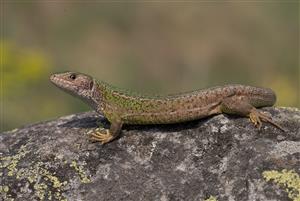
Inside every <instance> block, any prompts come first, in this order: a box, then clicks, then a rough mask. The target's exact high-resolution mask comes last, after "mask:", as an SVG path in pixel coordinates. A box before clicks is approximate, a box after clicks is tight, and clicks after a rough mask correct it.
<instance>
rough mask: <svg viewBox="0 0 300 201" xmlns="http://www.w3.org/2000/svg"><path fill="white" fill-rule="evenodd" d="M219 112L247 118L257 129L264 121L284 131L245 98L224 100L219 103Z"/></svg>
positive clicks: (233, 97) (238, 97) (234, 97)
mask: <svg viewBox="0 0 300 201" xmlns="http://www.w3.org/2000/svg"><path fill="white" fill-rule="evenodd" d="M221 111H222V112H223V113H225V114H236V115H240V116H247V117H249V119H250V121H251V122H252V123H253V124H254V125H255V126H256V127H258V128H259V129H260V128H261V125H262V121H264V122H269V123H271V124H273V125H274V126H276V127H277V128H279V129H280V130H282V131H285V129H284V128H282V127H281V126H280V125H279V124H277V123H276V122H274V121H273V120H272V118H271V117H270V116H269V115H266V114H265V113H263V112H262V111H259V110H258V109H256V108H255V107H254V106H252V105H251V104H250V101H249V100H248V98H247V97H246V96H232V97H227V98H225V99H224V100H223V101H222V103H221Z"/></svg>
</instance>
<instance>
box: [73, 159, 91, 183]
mask: <svg viewBox="0 0 300 201" xmlns="http://www.w3.org/2000/svg"><path fill="white" fill-rule="evenodd" d="M70 167H73V168H74V169H75V170H76V172H77V173H78V174H79V177H80V181H81V182H82V183H90V182H91V180H90V179H89V178H88V177H87V176H86V173H85V172H84V171H83V167H82V166H79V165H78V164H77V163H76V161H72V163H71V164H70Z"/></svg>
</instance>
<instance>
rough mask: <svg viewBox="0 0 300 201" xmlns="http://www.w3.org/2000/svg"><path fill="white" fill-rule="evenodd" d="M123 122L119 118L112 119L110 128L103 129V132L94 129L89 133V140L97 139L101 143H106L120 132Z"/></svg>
mask: <svg viewBox="0 0 300 201" xmlns="http://www.w3.org/2000/svg"><path fill="white" fill-rule="evenodd" d="M122 125H123V122H122V121H121V120H112V121H111V125H110V129H105V133H102V132H100V131H96V132H95V133H92V134H91V135H90V137H91V140H94V141H99V142H100V143H101V144H106V143H108V142H110V141H112V140H114V139H115V138H116V137H117V136H118V135H119V134H120V132H121V128H122Z"/></svg>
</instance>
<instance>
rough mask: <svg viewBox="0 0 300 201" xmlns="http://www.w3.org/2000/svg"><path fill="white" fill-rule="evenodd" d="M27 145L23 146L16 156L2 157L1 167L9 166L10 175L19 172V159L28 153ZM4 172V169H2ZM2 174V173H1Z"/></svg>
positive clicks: (0, 158)
mask: <svg viewBox="0 0 300 201" xmlns="http://www.w3.org/2000/svg"><path fill="white" fill-rule="evenodd" d="M28 152H29V151H27V150H26V147H25V146H21V148H20V149H19V150H18V153H17V154H16V155H14V156H6V157H0V169H3V168H7V169H8V173H7V175H8V176H10V177H11V176H13V175H14V174H15V173H16V172H17V165H18V163H19V161H20V160H21V159H22V158H23V157H24V156H25V155H26V154H27V153H28ZM1 172H2V171H1ZM1 176H2V174H1Z"/></svg>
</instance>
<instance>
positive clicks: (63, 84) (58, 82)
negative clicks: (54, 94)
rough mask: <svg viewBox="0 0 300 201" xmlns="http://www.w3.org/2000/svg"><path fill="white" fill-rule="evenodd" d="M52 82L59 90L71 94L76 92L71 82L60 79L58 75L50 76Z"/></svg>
mask: <svg viewBox="0 0 300 201" xmlns="http://www.w3.org/2000/svg"><path fill="white" fill-rule="evenodd" d="M50 81H51V82H52V83H53V84H54V85H55V86H57V87H58V88H60V89H62V90H64V91H66V92H69V93H70V92H71V93H74V92H75V91H76V87H75V86H74V84H72V83H71V82H70V81H68V80H65V79H63V78H61V77H59V76H58V75H56V74H53V75H51V76H50Z"/></svg>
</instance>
